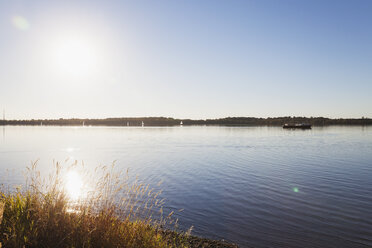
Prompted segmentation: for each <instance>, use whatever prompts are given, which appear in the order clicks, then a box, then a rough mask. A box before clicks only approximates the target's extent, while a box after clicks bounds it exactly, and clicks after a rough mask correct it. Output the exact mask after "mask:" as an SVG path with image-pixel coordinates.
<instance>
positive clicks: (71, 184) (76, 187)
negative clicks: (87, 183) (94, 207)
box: [65, 170, 84, 200]
mask: <svg viewBox="0 0 372 248" xmlns="http://www.w3.org/2000/svg"><path fill="white" fill-rule="evenodd" d="M65 187H66V193H67V195H68V196H69V197H70V198H71V199H72V200H78V199H79V198H81V197H82V195H83V187H84V184H83V180H82V178H81V176H80V174H79V173H78V172H76V171H73V170H72V171H69V172H68V173H67V175H66V181H65Z"/></svg>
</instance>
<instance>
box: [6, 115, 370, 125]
mask: <svg viewBox="0 0 372 248" xmlns="http://www.w3.org/2000/svg"><path fill="white" fill-rule="evenodd" d="M181 121H182V123H183V125H184V126H185V125H186V126H187V125H223V126H281V125H283V124H285V123H309V124H311V125H315V126H326V125H372V119H370V118H365V117H361V118H360V119H342V118H340V119H330V118H325V117H296V116H293V117H291V116H285V117H268V118H256V117H226V118H219V119H207V120H192V119H174V118H169V117H125V118H106V119H63V118H60V119H53V120H47V119H44V120H41V119H39V120H34V119H32V120H0V125H32V126H37V125H41V123H42V125H47V126H48V125H52V126H82V125H83V123H84V125H85V126H127V125H129V126H141V125H142V122H143V123H144V125H145V126H178V125H180V122H181Z"/></svg>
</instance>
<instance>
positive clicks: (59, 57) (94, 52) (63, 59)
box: [51, 35, 99, 76]
mask: <svg viewBox="0 0 372 248" xmlns="http://www.w3.org/2000/svg"><path fill="white" fill-rule="evenodd" d="M51 53H52V55H53V56H52V60H53V61H52V62H53V67H54V69H55V70H56V71H57V72H59V73H61V74H63V75H65V76H89V75H91V74H94V73H95V72H96V71H97V67H98V63H99V56H98V54H99V49H98V47H97V46H96V45H95V44H94V40H92V39H87V38H84V37H82V36H73V35H70V36H66V37H63V38H59V39H57V41H56V42H54V44H53V47H52V52H51Z"/></svg>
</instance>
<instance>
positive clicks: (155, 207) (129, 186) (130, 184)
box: [0, 162, 237, 248]
mask: <svg viewBox="0 0 372 248" xmlns="http://www.w3.org/2000/svg"><path fill="white" fill-rule="evenodd" d="M27 171H28V173H27V180H26V185H25V186H24V187H23V188H21V187H17V188H16V189H9V188H8V189H4V185H3V186H2V187H3V188H2V189H1V190H0V247H127V248H130V247H237V246H235V245H231V244H228V243H225V242H221V241H213V240H208V239H202V238H197V237H193V236H191V235H190V232H191V229H190V230H189V231H187V232H180V231H178V230H177V219H174V218H173V217H172V215H173V212H171V213H169V214H165V213H164V212H163V207H162V205H163V203H164V200H162V199H160V198H159V197H160V193H161V192H160V191H156V190H154V189H150V188H149V185H144V184H141V183H139V181H138V179H134V180H131V179H130V178H129V177H128V172H127V173H118V172H116V171H115V169H114V166H109V167H106V166H101V167H97V168H96V169H95V170H94V172H87V170H86V169H84V166H83V164H81V165H78V164H77V162H74V163H73V164H72V165H70V166H61V165H60V164H58V163H57V164H56V165H55V171H54V173H53V174H51V175H49V177H48V179H47V180H46V179H45V178H44V179H43V176H41V175H40V171H38V170H37V166H36V163H33V164H32V166H31V167H30V168H27ZM71 172H73V173H79V174H80V175H81V176H82V178H85V179H89V181H90V182H93V183H94V185H92V184H90V185H88V184H85V183H86V182H84V183H82V182H79V180H78V178H76V174H72V175H73V178H72V180H73V181H71V180H70V183H72V185H68V183H69V178H68V175H71ZM69 173H70V174H69ZM70 179H71V178H70ZM71 190H72V192H69V191H71ZM119 199H120V200H119Z"/></svg>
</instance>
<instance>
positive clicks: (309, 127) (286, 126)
mask: <svg viewBox="0 0 372 248" xmlns="http://www.w3.org/2000/svg"><path fill="white" fill-rule="evenodd" d="M283 128H299V129H311V124H307V123H300V124H288V123H286V124H284V125H283Z"/></svg>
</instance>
